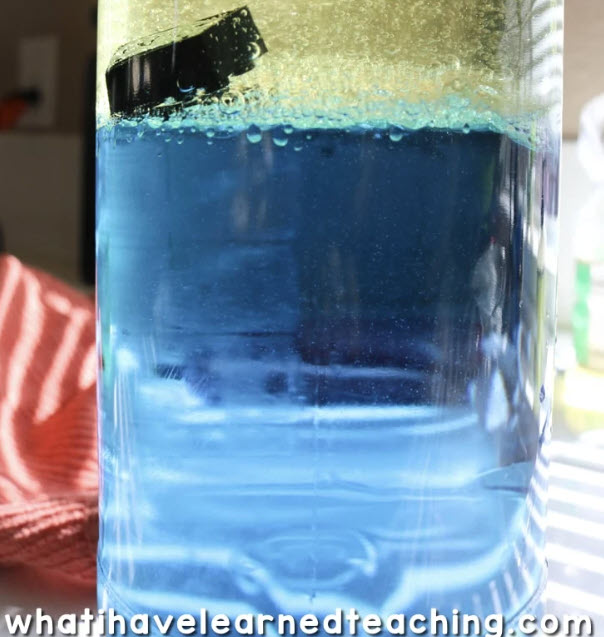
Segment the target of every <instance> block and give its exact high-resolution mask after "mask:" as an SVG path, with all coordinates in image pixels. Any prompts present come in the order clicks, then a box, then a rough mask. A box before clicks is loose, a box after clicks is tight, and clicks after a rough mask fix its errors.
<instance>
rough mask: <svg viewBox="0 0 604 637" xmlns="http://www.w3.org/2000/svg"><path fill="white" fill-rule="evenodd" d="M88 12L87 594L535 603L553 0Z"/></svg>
mask: <svg viewBox="0 0 604 637" xmlns="http://www.w3.org/2000/svg"><path fill="white" fill-rule="evenodd" d="M100 11H101V12H100V52H99V71H100V75H99V111H98V112H99V130H98V180H99V186H98V227H97V242H98V243H97V246H98V299H99V335H100V353H101V361H102V364H101V382H100V418H101V469H102V478H103V480H102V485H103V486H102V499H101V517H102V528H101V544H100V551H99V594H100V603H101V605H102V606H105V607H107V606H109V607H113V608H115V609H117V610H119V611H120V612H123V613H125V614H132V613H138V612H158V613H164V614H167V613H179V612H193V613H195V612H197V611H198V609H199V608H207V609H209V610H210V611H212V612H215V613H227V614H231V615H234V614H239V613H244V612H263V613H270V614H273V615H274V614H276V613H279V612H281V613H287V614H291V615H295V616H301V615H304V614H305V613H307V612H310V613H315V614H317V615H319V616H322V615H325V614H327V613H331V612H333V611H334V609H335V608H338V607H340V608H344V609H346V608H350V607H354V608H356V609H357V610H358V611H359V612H361V613H367V612H377V613H382V614H387V613H393V612H394V613H411V612H426V611H428V610H429V609H430V608H431V607H435V608H437V609H438V610H439V611H440V612H442V613H447V612H451V611H452V609H454V608H457V609H460V610H462V611H464V612H474V613H477V614H479V615H486V614H488V613H492V612H502V613H504V614H505V615H506V617H508V618H513V617H514V616H515V615H516V614H517V613H519V612H520V611H521V610H522V609H525V608H527V607H528V606H530V605H531V604H533V603H534V602H535V600H536V599H537V598H538V595H539V592H540V590H541V587H542V584H543V581H544V576H545V561H544V555H543V543H544V520H543V515H544V506H545V503H544V494H545V491H546V487H547V484H546V477H545V466H546V464H547V460H546V446H547V440H548V436H549V428H550V412H551V391H552V378H551V375H552V351H553V342H554V316H555V312H554V289H555V270H556V267H555V263H556V236H557V233H556V223H557V219H556V218H557V178H558V164H559V137H560V135H559V128H560V118H559V106H560V84H561V72H560V54H561V28H562V13H561V6H560V3H558V2H557V1H547V2H544V1H538V2H523V1H522V0H518V1H517V2H516V1H512V0H471V1H470V2H468V1H467V0H463V2H462V1H461V0H459V1H458V0H401V1H400V2H396V3H394V2H392V1H391V0H367V1H362V2H356V3H353V4H351V3H349V2H344V1H343V0H335V1H333V2H314V1H310V2H309V1H308V0H256V1H255V2H250V4H249V6H246V7H238V6H234V5H231V4H230V3H228V2H226V1H225V0H204V1H202V0H199V1H197V2H193V1H190V2H185V1H184V0H182V1H180V2H178V1H176V2H174V1H173V0H170V1H168V0H164V1H162V0H126V1H125V0H101V3H100ZM229 11H230V13H229ZM223 12H227V13H223ZM202 19H204V21H200V20H202ZM236 19H238V20H239V22H236ZM211 42H214V44H211ZM216 43H218V44H216ZM195 52H196V53H195ZM191 60H197V62H195V63H194V62H192V61H191ZM200 60H203V62H200Z"/></svg>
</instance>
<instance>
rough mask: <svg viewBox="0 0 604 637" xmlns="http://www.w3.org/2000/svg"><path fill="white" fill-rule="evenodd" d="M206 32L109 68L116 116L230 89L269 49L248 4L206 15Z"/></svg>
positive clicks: (202, 27)
mask: <svg viewBox="0 0 604 637" xmlns="http://www.w3.org/2000/svg"><path fill="white" fill-rule="evenodd" d="M197 24H198V26H199V28H200V32H199V33H197V34H195V35H192V36H189V37H187V38H184V39H182V40H179V41H175V42H170V43H168V44H166V45H163V46H159V47H156V48H151V49H148V50H146V51H142V52H140V53H137V54H136V55H132V56H130V57H127V58H125V59H123V60H119V61H118V62H116V63H115V64H113V65H111V66H110V67H109V69H108V70H107V74H106V79H107V90H108V93H109V106H110V109H111V113H112V114H113V115H117V114H119V115H136V114H139V113H144V112H148V111H151V110H153V109H154V108H156V107H158V106H159V105H161V104H163V103H164V102H165V101H166V100H168V99H169V98H172V99H173V100H175V101H176V103H177V104H185V103H187V102H189V101H191V100H192V99H193V98H194V97H195V94H196V92H197V91H198V90H203V91H205V93H208V94H211V93H215V92H217V91H221V90H224V89H225V88H227V87H228V85H229V78H230V77H232V76H235V75H242V74H243V73H247V72H248V71H251V70H252V69H253V68H254V65H255V60H256V59H257V58H258V57H260V56H261V55H263V54H264V53H266V52H267V51H268V49H267V47H266V44H265V43H264V40H263V39H262V36H261V35H260V31H259V30H258V28H257V26H256V24H255V23H254V20H253V18H252V14H251V13H250V10H249V9H248V8H247V7H241V8H239V9H234V10H232V11H227V12H225V13H221V14H219V15H216V16H212V17H209V18H205V19H203V20H200V21H199V22H198V23H197Z"/></svg>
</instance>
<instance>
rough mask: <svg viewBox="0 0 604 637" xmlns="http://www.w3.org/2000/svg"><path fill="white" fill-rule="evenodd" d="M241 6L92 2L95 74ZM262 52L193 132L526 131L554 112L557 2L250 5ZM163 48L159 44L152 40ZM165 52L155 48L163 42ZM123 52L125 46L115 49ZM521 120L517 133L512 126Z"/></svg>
mask: <svg viewBox="0 0 604 637" xmlns="http://www.w3.org/2000/svg"><path fill="white" fill-rule="evenodd" d="M243 4H245V0H235V1H233V0H196V1H192V0H102V2H101V5H100V15H99V35H100V46H99V64H98V68H99V82H98V89H99V91H98V95H99V105H98V114H99V122H100V123H101V124H103V123H106V122H107V120H108V119H109V109H108V102H107V93H106V86H105V80H104V75H105V72H106V70H107V68H108V66H109V64H110V63H111V61H112V60H113V61H115V60H116V57H115V56H116V53H117V52H119V55H120V56H122V57H125V56H127V55H132V54H134V53H136V52H138V51H140V50H144V49H145V48H149V47H152V46H155V45H157V44H158V37H157V35H156V34H158V33H159V32H162V31H166V30H169V29H173V31H172V35H170V32H169V31H168V32H167V35H168V37H174V38H175V39H180V38H182V37H185V36H186V35H189V34H190V33H189V32H190V31H193V29H194V26H193V25H194V24H195V22H196V21H198V20H200V19H202V18H205V17H207V16H211V15H215V14H217V13H219V12H221V11H226V10H229V9H233V8H236V7H238V6H241V5H243ZM247 6H248V7H249V8H250V10H251V12H252V15H253V17H254V20H255V22H256V24H257V25H258V28H259V29H260V32H261V33H262V36H263V38H264V40H265V42H266V44H267V46H268V49H269V52H268V53H267V54H266V55H265V56H263V57H262V58H260V59H259V60H258V64H257V67H256V68H255V69H254V70H253V71H252V72H250V73H247V74H245V75H244V76H241V77H237V78H232V82H231V87H230V90H229V92H228V93H227V94H226V95H223V96H221V97H220V98H216V100H215V103H210V104H209V105H207V104H206V105H205V106H203V107H202V106H198V107H193V108H192V109H188V114H187V117H188V118H191V117H193V118H197V121H198V123H199V125H202V126H211V125H221V126H225V125H226V126H233V127H235V128H244V127H247V126H249V125H252V124H255V125H258V126H261V127H263V126H266V127H269V126H273V125H277V124H278V123H284V122H289V123H291V124H292V125H294V126H300V127H311V128H312V127H325V126H353V125H355V124H358V123H361V122H362V123H367V124H370V125H379V126H400V127H403V128H420V127H422V126H434V127H442V128H450V127H455V128H462V127H464V126H469V127H471V128H493V127H495V128H498V129H501V128H502V127H503V126H505V127H509V126H510V125H511V124H510V122H517V124H515V125H514V126H515V127H516V128H519V127H520V128H523V129H530V127H531V126H532V124H531V123H527V122H532V121H534V119H535V116H536V114H538V117H542V116H543V114H544V113H547V112H548V111H549V112H551V110H552V109H555V107H556V105H557V103H558V101H559V95H560V83H561V81H560V77H561V64H560V57H561V38H562V35H561V25H562V18H561V0H363V1H356V2H355V1H350V0H348V1H346V0H249V2H247ZM161 38H163V39H165V38H166V34H165V33H164V34H163V35H162V36H161V37H160V38H159V39H161ZM162 43H163V42H162ZM124 45H126V46H124ZM520 120H522V123H520V124H518V122H519V121H520Z"/></svg>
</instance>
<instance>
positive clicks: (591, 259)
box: [573, 95, 604, 370]
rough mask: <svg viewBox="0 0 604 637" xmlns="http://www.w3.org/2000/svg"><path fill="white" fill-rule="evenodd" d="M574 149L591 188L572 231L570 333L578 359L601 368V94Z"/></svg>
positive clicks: (603, 152) (603, 269) (603, 245)
mask: <svg viewBox="0 0 604 637" xmlns="http://www.w3.org/2000/svg"><path fill="white" fill-rule="evenodd" d="M577 152H578V154H579V158H580V160H581V163H582V164H583V168H584V169H585V172H586V173H587V174H588V175H589V177H590V179H591V180H592V182H593V183H594V189H593V192H592V195H591V196H590V198H589V200H588V201H587V203H586V204H585V205H584V206H583V208H582V209H581V211H580V213H579V224H578V227H577V232H576V234H575V246H574V248H575V249H574V254H575V262H576V279H575V282H576V283H575V285H576V288H575V292H576V303H575V309H574V313H573V334H574V337H575V350H576V352H577V360H578V362H579V363H580V364H581V365H584V366H585V367H591V368H594V369H598V370H604V95H601V96H599V97H596V98H595V99H593V100H591V101H590V102H588V103H587V104H586V106H585V108H584V109H583V111H582V113H581V123H580V129H579V141H578V145H577Z"/></svg>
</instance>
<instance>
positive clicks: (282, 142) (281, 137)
mask: <svg viewBox="0 0 604 637" xmlns="http://www.w3.org/2000/svg"><path fill="white" fill-rule="evenodd" d="M288 141H289V140H288V139H287V136H286V135H285V133H283V132H282V131H275V132H274V133H273V143H274V144H275V146H279V148H283V147H284V146H287V142H288Z"/></svg>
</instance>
